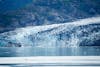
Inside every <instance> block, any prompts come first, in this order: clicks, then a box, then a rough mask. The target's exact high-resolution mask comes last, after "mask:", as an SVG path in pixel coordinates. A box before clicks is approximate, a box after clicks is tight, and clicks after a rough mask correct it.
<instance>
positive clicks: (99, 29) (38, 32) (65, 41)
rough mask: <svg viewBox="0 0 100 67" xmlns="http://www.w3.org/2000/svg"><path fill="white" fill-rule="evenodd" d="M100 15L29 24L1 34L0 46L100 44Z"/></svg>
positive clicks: (76, 45)
mask: <svg viewBox="0 0 100 67" xmlns="http://www.w3.org/2000/svg"><path fill="white" fill-rule="evenodd" d="M99 41H100V17H91V18H87V19H79V20H77V21H74V22H67V23H61V24H51V25H41V26H28V27H23V28H17V29H15V30H14V31H9V32H4V33H1V34H0V46H8V47H11V46H18V47H26V46H27V47H28V46H31V47H78V46H91V45H92V46H100V45H99V43H98V42H99Z"/></svg>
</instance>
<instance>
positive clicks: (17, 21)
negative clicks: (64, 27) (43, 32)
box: [0, 0, 100, 33]
mask: <svg viewBox="0 0 100 67" xmlns="http://www.w3.org/2000/svg"><path fill="white" fill-rule="evenodd" d="M30 2H31V3H30ZM99 3H100V0H33V1H32V0H24V2H23V0H14V1H13V0H11V1H10V0H2V1H1V2H0V33H3V32H5V31H10V30H14V29H16V28H21V27H27V26H37V25H47V24H55V23H56V24H57V23H66V22H68V21H75V20H77V19H82V18H88V17H94V16H99V15H100V5H99ZM20 7H21V8H20Z"/></svg>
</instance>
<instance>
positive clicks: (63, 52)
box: [0, 46, 100, 57]
mask: <svg viewBox="0 0 100 67" xmlns="http://www.w3.org/2000/svg"><path fill="white" fill-rule="evenodd" d="M19 56H21V57H24V56H25V57H26V56H100V47H99V46H81V47H67V48H61V47H50V48H48V47H47V48H41V47H0V57H19Z"/></svg>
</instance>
